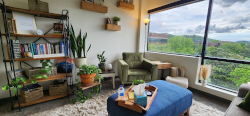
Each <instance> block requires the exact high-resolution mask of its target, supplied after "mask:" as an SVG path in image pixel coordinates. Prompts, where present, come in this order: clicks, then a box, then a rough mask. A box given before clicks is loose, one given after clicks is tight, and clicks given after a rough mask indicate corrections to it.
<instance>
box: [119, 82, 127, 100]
mask: <svg viewBox="0 0 250 116" xmlns="http://www.w3.org/2000/svg"><path fill="white" fill-rule="evenodd" d="M124 93H125V90H124V88H123V86H122V85H120V87H119V89H118V98H119V99H120V100H124Z"/></svg>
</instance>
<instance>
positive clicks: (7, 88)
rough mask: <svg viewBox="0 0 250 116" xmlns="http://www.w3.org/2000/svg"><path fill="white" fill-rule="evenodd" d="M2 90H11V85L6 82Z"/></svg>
mask: <svg viewBox="0 0 250 116" xmlns="http://www.w3.org/2000/svg"><path fill="white" fill-rule="evenodd" d="M2 90H5V91H8V90H10V86H9V85H7V84H5V85H3V86H2Z"/></svg>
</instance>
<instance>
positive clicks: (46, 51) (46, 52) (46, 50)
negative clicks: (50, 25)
mask: <svg viewBox="0 0 250 116" xmlns="http://www.w3.org/2000/svg"><path fill="white" fill-rule="evenodd" d="M44 45H45V54H48V49H47V48H48V46H47V44H44Z"/></svg>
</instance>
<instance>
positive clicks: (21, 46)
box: [20, 45, 24, 58]
mask: <svg viewBox="0 0 250 116" xmlns="http://www.w3.org/2000/svg"><path fill="white" fill-rule="evenodd" d="M20 48H21V55H22V58H24V53H23V45H20Z"/></svg>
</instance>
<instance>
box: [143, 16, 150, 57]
mask: <svg viewBox="0 0 250 116" xmlns="http://www.w3.org/2000/svg"><path fill="white" fill-rule="evenodd" d="M149 21H150V19H144V20H143V22H144V23H145V42H144V56H143V57H144V58H145V48H146V40H147V25H148V23H149Z"/></svg>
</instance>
